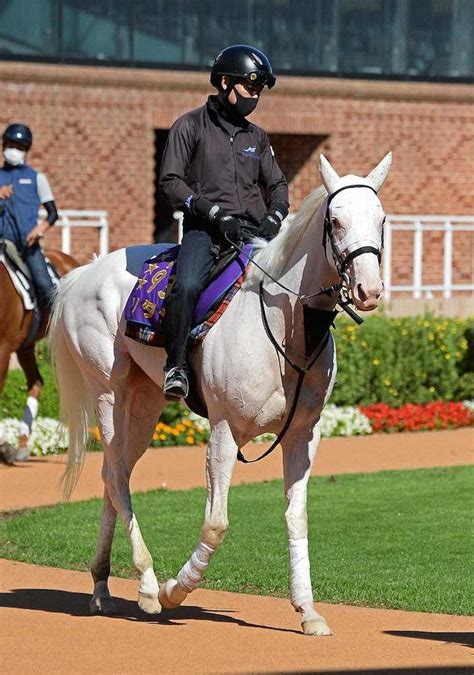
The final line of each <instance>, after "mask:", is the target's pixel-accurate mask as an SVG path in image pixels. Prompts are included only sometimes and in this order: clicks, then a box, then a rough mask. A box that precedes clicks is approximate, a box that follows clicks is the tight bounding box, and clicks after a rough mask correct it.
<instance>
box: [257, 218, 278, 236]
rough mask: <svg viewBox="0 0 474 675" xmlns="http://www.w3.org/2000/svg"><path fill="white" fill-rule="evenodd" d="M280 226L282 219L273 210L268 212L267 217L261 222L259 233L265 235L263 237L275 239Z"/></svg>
mask: <svg viewBox="0 0 474 675" xmlns="http://www.w3.org/2000/svg"><path fill="white" fill-rule="evenodd" d="M280 227H281V220H280V219H279V218H278V216H277V215H275V214H274V213H272V212H270V213H267V215H266V216H265V218H264V219H263V220H262V221H261V222H260V225H259V227H258V232H257V235H258V236H259V237H263V239H273V237H276V235H277V234H278V232H279V231H280Z"/></svg>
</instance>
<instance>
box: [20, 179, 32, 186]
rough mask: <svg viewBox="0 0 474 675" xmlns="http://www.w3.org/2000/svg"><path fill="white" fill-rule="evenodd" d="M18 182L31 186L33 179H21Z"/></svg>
mask: <svg viewBox="0 0 474 675" xmlns="http://www.w3.org/2000/svg"><path fill="white" fill-rule="evenodd" d="M18 182H19V183H22V184H24V185H31V178H20V180H19V181H18Z"/></svg>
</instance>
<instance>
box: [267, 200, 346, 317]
mask: <svg viewBox="0 0 474 675" xmlns="http://www.w3.org/2000/svg"><path fill="white" fill-rule="evenodd" d="M325 212H326V200H323V202H322V203H321V204H320V206H319V208H318V210H317V211H316V214H315V215H314V216H313V218H312V219H311V222H310V223H309V224H308V225H307V227H306V230H305V232H304V233H303V234H302V236H301V237H300V238H299V241H298V243H297V245H296V246H295V247H294V249H293V250H292V252H291V253H290V255H289V256H288V260H287V261H286V262H285V264H284V266H283V272H282V274H281V276H280V278H279V281H280V282H281V283H282V284H284V285H285V286H286V287H287V288H289V289H291V290H292V291H294V293H296V294H298V295H313V294H314V293H317V292H318V291H319V290H320V288H321V287H324V288H327V287H329V286H331V284H334V283H335V282H336V281H337V280H338V276H337V273H336V272H335V271H334V270H333V268H332V267H331V266H330V265H329V263H328V260H327V257H326V253H325V250H324V246H323V229H324V218H325ZM273 285H274V286H275V287H276V286H277V285H276V284H273ZM290 295H291V297H290V303H291V304H292V306H293V307H295V306H296V305H299V304H300V303H298V302H297V297H296V295H293V294H290ZM336 301H337V296H336V295H335V294H334V295H333V296H328V295H325V294H321V295H319V296H315V297H313V298H312V299H311V300H310V301H309V304H310V306H312V307H317V308H319V309H329V310H331V309H334V306H335V304H336Z"/></svg>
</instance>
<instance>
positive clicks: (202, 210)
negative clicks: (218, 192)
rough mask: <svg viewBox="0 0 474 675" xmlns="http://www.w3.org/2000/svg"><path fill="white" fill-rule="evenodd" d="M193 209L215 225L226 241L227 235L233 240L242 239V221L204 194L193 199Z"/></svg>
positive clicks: (196, 213)
mask: <svg viewBox="0 0 474 675" xmlns="http://www.w3.org/2000/svg"><path fill="white" fill-rule="evenodd" d="M191 211H192V213H194V214H195V215H197V216H199V217H201V218H206V220H208V221H209V222H210V223H211V224H212V225H214V226H215V227H216V229H217V232H218V233H219V235H220V236H221V238H222V239H223V240H224V241H225V238H226V236H227V237H228V238H229V239H231V240H232V241H239V239H241V237H242V235H241V231H240V223H239V221H238V220H237V218H234V216H230V215H229V214H228V213H226V212H225V211H224V210H223V209H221V207H220V206H218V205H217V204H213V203H212V202H210V201H209V199H206V198H205V197H203V196H202V195H200V196H199V197H197V198H196V199H194V200H193V202H192V205H191Z"/></svg>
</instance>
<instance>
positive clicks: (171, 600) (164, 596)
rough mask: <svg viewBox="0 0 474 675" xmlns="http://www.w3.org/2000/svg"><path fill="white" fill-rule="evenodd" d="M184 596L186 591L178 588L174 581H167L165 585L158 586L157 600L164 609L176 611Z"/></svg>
mask: <svg viewBox="0 0 474 675" xmlns="http://www.w3.org/2000/svg"><path fill="white" fill-rule="evenodd" d="M186 596H187V593H186V591H183V590H180V589H179V588H178V582H177V581H176V579H168V581H167V582H166V583H164V584H161V585H160V593H159V599H160V602H161V604H162V606H163V607H164V608H165V609H176V607H179V606H180V605H181V603H182V602H183V600H185V598H186Z"/></svg>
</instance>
